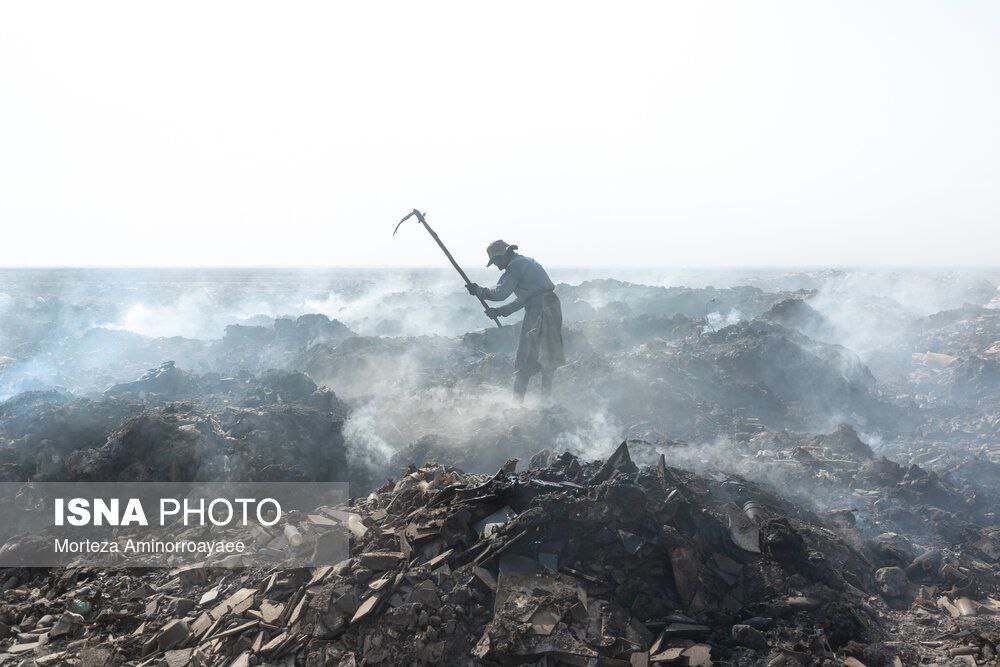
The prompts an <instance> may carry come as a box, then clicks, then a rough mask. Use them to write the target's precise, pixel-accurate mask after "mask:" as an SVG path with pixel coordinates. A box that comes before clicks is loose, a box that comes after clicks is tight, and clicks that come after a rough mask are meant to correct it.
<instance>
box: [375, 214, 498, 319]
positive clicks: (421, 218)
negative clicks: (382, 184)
mask: <svg viewBox="0 0 1000 667" xmlns="http://www.w3.org/2000/svg"><path fill="white" fill-rule="evenodd" d="M414 216H416V217H417V221H418V222H420V224H421V225H423V226H424V228H425V229H426V230H427V231H428V232H429V233H430V235H431V237H432V238H433V239H434V240H435V241H437V244H438V246H439V247H440V248H441V250H442V251H444V254H445V256H446V257H447V258H448V261H449V262H451V265H452V266H454V267H455V270H456V271H458V275H460V276H462V280H464V281H465V284H466V285H471V284H472V281H471V280H469V276H467V275H465V271H463V270H462V267H460V266H459V265H458V262H456V261H455V258H454V257H452V256H451V253H450V252H448V249H447V248H445V247H444V244H443V243H441V239H439V238H438V235H437V233H436V232H435V231H434V230H433V229H431V226H430V225H428V224H427V220H426V219H425V218H424V214H423V213H421V212H420V211H418V210H417V209H413V210H412V211H410V212H409V213H407V214H406V217H405V218H403V219H402V220H400V221H399V225H396V229H394V230H392V235H393V236H395V235H396V232H398V231H399V226H400V225H402V224H403V223H404V222H406V221H407V220H409V219H410V218H412V217H414ZM476 298H477V299H479V303H481V304H483V309H484V310H488V309H489V306H488V305H486V301H484V300H483V297H481V296H479V295H478V294H477V295H476ZM490 319H491V320H493V321H494V322H496V324H497V326H498V327H501V328H502V327H503V325H502V324H500V320H499V319H497V318H495V317H491V318H490Z"/></svg>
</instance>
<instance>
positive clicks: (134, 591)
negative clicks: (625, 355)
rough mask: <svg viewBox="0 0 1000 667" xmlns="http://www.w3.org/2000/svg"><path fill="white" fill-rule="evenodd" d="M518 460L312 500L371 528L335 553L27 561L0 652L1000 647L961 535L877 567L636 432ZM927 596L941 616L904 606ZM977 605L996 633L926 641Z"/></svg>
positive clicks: (548, 652) (515, 661) (913, 658)
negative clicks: (53, 564)
mask: <svg viewBox="0 0 1000 667" xmlns="http://www.w3.org/2000/svg"><path fill="white" fill-rule="evenodd" d="M517 463H518V462H517V461H516V460H512V461H510V462H508V464H507V465H505V466H504V467H503V468H502V469H501V470H499V471H498V472H497V473H496V475H494V476H488V475H472V474H466V473H463V472H462V471H460V470H457V469H454V468H451V467H449V466H444V465H434V464H428V465H425V466H423V467H420V468H416V467H411V468H410V469H409V470H408V471H407V472H406V473H405V474H404V475H403V476H402V477H401V478H400V479H399V480H398V481H394V482H390V483H388V484H386V485H385V486H383V487H381V488H379V489H377V490H376V491H374V492H373V493H371V494H370V495H369V496H368V497H366V498H364V499H359V500H357V501H355V502H354V503H353V504H352V505H350V506H345V507H339V508H333V507H322V508H319V509H318V510H317V513H316V514H315V515H305V516H303V517H302V518H301V521H302V522H315V521H320V522H325V523H329V522H340V523H342V524H344V525H345V529H347V530H349V531H350V533H351V557H350V558H349V559H348V560H346V561H344V562H341V563H339V564H336V565H329V566H324V567H318V568H314V569H297V570H271V571H266V570H261V569H256V568H237V569H226V568H221V567H217V566H215V565H214V564H213V566H205V567H190V566H188V567H185V568H183V569H176V570H168V569H154V570H145V571H140V570H93V569H82V568H81V569H63V570H48V571H46V570H27V569H25V570H12V571H8V572H7V575H6V577H5V578H6V581H5V582H4V583H3V589H4V590H3V592H2V594H0V601H2V607H0V614H2V620H3V622H4V624H3V625H2V626H0V632H2V634H4V635H5V636H6V638H5V639H3V640H2V647H3V648H2V650H3V653H0V664H28V665H55V664H83V665H104V664H129V665H140V664H141V665H170V666H171V667H179V666H181V665H198V666H207V665H236V666H238V667H242V666H247V665H257V664H271V665H273V664H284V665H307V666H317V667H318V666H320V665H344V666H347V665H357V664H386V665H399V664H406V665H410V664H435V665H439V664H486V665H520V664H532V665H607V666H622V667H639V666H642V665H649V664H667V665H711V664H717V663H719V662H722V663H724V664H733V665H764V664H766V665H774V666H780V665H787V666H794V665H840V664H847V665H854V666H856V665H859V664H862V665H881V664H887V665H893V664H895V665H903V664H914V663H915V662H918V661H919V660H920V659H921V658H922V657H923V656H924V655H927V653H928V652H931V653H934V652H937V655H939V656H947V655H948V653H947V651H955V650H959V651H960V652H959V653H955V654H954V655H960V656H965V655H969V656H971V655H976V656H979V657H980V658H983V657H985V658H987V659H989V658H990V656H992V655H993V653H992V652H993V651H995V649H996V644H997V640H998V637H1000V635H998V634H997V627H998V626H997V624H996V623H993V621H994V620H995V617H993V616H990V615H989V614H992V613H995V612H997V611H1000V603H996V602H995V601H993V600H991V599H990V597H989V596H990V595H994V596H995V594H996V587H995V577H994V579H993V580H992V581H990V580H986V579H982V578H980V579H975V578H969V580H968V581H966V582H965V588H963V589H961V592H962V599H961V600H958V599H957V598H956V599H952V598H950V597H949V596H948V590H947V589H946V586H945V582H944V581H939V580H938V577H939V573H940V572H941V570H942V569H943V568H944V566H945V565H948V566H949V567H956V566H955V565H953V564H952V562H951V561H950V560H949V559H948V558H946V557H943V556H942V555H941V553H940V552H938V554H937V556H931V557H928V558H924V559H923V560H921V559H920V558H919V557H918V558H917V559H914V560H913V561H911V564H912V567H908V568H906V569H904V568H901V567H896V568H895V569H892V568H887V569H884V570H879V576H878V577H876V574H875V573H876V569H877V566H879V565H882V564H884V563H883V562H879V560H878V559H877V558H876V557H875V556H874V555H873V554H872V553H871V552H870V551H869V547H868V546H866V544H865V543H864V542H863V541H862V540H861V539H859V537H858V535H857V533H856V532H854V533H850V532H847V531H848V529H846V528H843V527H838V526H837V525H836V524H834V523H829V524H827V523H825V522H824V521H822V520H821V519H820V518H819V517H817V516H815V515H814V514H812V513H810V512H809V511H807V510H805V509H803V508H801V507H797V506H794V505H792V504H790V503H788V502H786V501H784V500H782V499H781V498H780V497H779V496H777V495H775V494H774V493H773V492H770V491H768V490H766V489H765V488H763V487H761V486H758V485H756V484H753V483H751V482H749V481H747V480H745V479H742V478H738V477H733V476H725V475H721V474H719V475H698V474H694V473H691V472H688V471H685V470H681V469H677V468H673V467H670V466H668V465H667V464H666V461H665V460H664V458H663V457H662V456H661V457H660V459H659V461H658V463H657V464H656V465H652V466H644V467H641V468H640V467H639V466H637V465H636V464H635V463H634V462H633V460H632V458H631V456H630V453H629V450H628V447H627V445H626V444H625V443H622V445H621V446H620V447H619V448H618V449H617V450H616V451H615V452H614V454H613V455H612V456H611V457H610V458H608V459H607V460H606V461H603V462H602V461H597V462H591V463H584V462H581V461H580V460H578V459H577V458H576V457H574V456H573V455H571V454H569V453H566V454H562V455H559V456H553V455H551V454H550V453H549V452H547V451H543V452H540V453H539V454H537V455H536V456H535V457H533V458H532V460H531V462H530V463H529V465H528V466H527V470H526V471H523V472H517ZM323 517H325V518H323ZM301 528H303V532H308V530H307V529H308V526H301ZM882 548H883V554H882V556H880V557H879V558H881V559H882V561H884V560H885V558H886V557H887V556H886V555H885V554H886V553H889V551H887V550H889V549H890V545H888V544H883V545H882ZM996 556H1000V554H996V553H994V560H993V565H992V568H993V572H994V574H995V572H996V569H997V567H996ZM903 558H905V556H902V555H900V559H903ZM957 567H961V564H959V565H958V566H957ZM956 569H957V568H956ZM910 574H912V575H913V581H912V582H911V580H910V579H909V578H908V576H909V575H910ZM958 574H962V573H961V572H960V571H959V572H958ZM917 581H919V582H920V583H919V584H918V583H917ZM991 585H992V586H993V588H992V589H991V588H989V587H990V586H991ZM911 588H912V590H909V589H911ZM954 590H956V589H954V587H953V588H952V589H951V591H952V592H954ZM908 591H909V593H908ZM908 594H910V595H912V596H913V599H915V600H916V602H915V605H916V606H917V607H919V608H920V609H921V610H922V612H921V613H926V614H928V615H930V614H936V616H934V617H931V616H928V617H927V618H930V620H931V621H932V622H928V620H927V618H925V619H923V620H919V619H916V617H914V616H913V615H912V614H910V615H909V616H906V615H905V614H907V611H906V606H905V604H903V603H901V602H899V601H900V600H903V599H905V598H906V596H907V595H908ZM889 597H892V599H894V600H896V601H897V606H896V607H892V606H890V603H889V602H887V599H888V598H889ZM941 598H944V599H943V600H942V599H941ZM991 605H995V608H993V607H992V606H991ZM966 616H968V617H971V621H970V622H974V623H976V624H977V625H975V626H971V627H973V628H974V630H975V632H973V630H972V629H966V630H965V631H964V634H961V635H957V634H954V633H953V635H952V636H950V638H946V639H941V638H939V639H938V640H937V644H935V645H932V646H922V645H921V644H920V643H919V642H918V641H917V640H918V638H919V637H920V636H921V633H925V632H927V631H931V632H935V633H937V632H940V631H941V628H940V627H932V626H933V625H934V623H935V622H937V621H935V619H938V618H939V619H943V620H941V622H942V623H943V622H950V621H948V619H951V621H955V622H960V621H962V620H963V618H965V617H966ZM907 623H909V625H906V624H907ZM904 626H906V627H907V630H906V632H907V635H906V636H898V635H896V634H895V632H894V631H896V632H898V631H900V628H903V627H904ZM961 651H965V653H962V652H961ZM973 660H974V658H973ZM970 664H971V663H970ZM980 664H995V663H980Z"/></svg>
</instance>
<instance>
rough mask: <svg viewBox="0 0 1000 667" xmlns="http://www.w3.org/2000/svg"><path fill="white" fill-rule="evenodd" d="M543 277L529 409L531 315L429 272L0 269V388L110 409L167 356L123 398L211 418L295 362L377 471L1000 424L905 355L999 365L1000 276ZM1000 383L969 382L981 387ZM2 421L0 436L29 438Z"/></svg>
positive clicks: (955, 433)
mask: <svg viewBox="0 0 1000 667" xmlns="http://www.w3.org/2000/svg"><path fill="white" fill-rule="evenodd" d="M553 273H554V277H555V278H556V279H557V280H560V282H559V284H558V286H557V292H558V293H559V295H560V298H561V300H562V302H563V310H564V316H565V321H566V325H565V331H564V337H565V342H566V348H567V352H568V357H569V358H568V364H567V366H566V367H564V368H562V369H560V371H559V373H558V375H557V382H556V386H555V389H554V391H553V393H552V395H551V396H549V397H542V396H539V395H538V394H537V393H536V392H535V391H534V390H530V391H529V395H528V398H527V400H526V402H525V403H524V405H521V404H518V403H516V402H515V401H513V400H512V398H511V395H510V392H509V386H510V383H511V373H512V368H511V359H512V356H513V352H514V349H515V347H516V339H517V330H518V328H517V327H518V325H517V322H518V319H519V318H518V317H514V318H511V320H510V321H509V325H508V326H505V327H504V328H503V329H501V330H496V329H492V328H488V327H487V324H488V321H487V320H486V319H485V318H484V317H483V315H482V312H481V310H480V308H479V306H478V304H477V303H476V302H475V301H474V300H473V299H470V298H469V297H468V295H467V294H465V292H464V290H462V289H461V285H456V284H455V281H454V278H453V277H452V276H450V275H449V274H448V273H446V272H428V271H391V272H390V271H381V272H379V271H343V272H336V271H313V272H309V271H257V272H247V271H203V272H183V271H159V272H157V271H145V272H142V271H132V272H128V271H125V272H122V271H109V272H104V273H102V272H100V271H86V272H73V271H68V270H67V271H54V272H48V273H41V274H40V273H38V272H28V273H19V272H16V271H8V272H5V273H4V285H5V289H4V291H3V299H2V301H0V307H2V308H3V314H4V317H3V318H2V321H3V324H2V330H0V331H2V338H0V357H2V359H3V361H2V365H0V394H2V397H3V398H5V399H11V400H14V399H16V398H17V397H18V395H19V394H20V393H21V392H24V391H26V390H43V391H46V390H55V391H56V392H58V394H59V395H60V396H61V397H62V400H70V399H74V398H75V397H81V398H86V399H88V400H91V401H95V402H96V403H95V404H99V403H101V402H107V401H109V400H112V399H111V398H109V396H108V395H106V394H105V392H106V390H108V388H109V387H112V386H114V385H118V384H120V383H127V382H131V381H134V380H136V378H140V377H142V376H143V373H145V372H146V371H148V370H149V369H151V368H156V367H157V366H159V365H160V364H161V363H163V362H164V361H167V360H171V361H173V362H174V367H175V368H176V369H178V370H179V371H180V372H182V373H183V374H185V375H184V376H183V379H181V380H176V382H175V383H174V384H175V385H176V386H171V387H169V388H165V387H164V386H160V387H159V388H157V386H152V385H151V386H149V387H147V388H145V389H143V388H142V385H141V383H140V385H139V388H136V389H135V391H132V392H131V393H129V392H128V391H126V392H125V393H124V394H123V393H122V392H120V391H119V392H118V393H116V394H115V396H116V398H115V400H118V399H120V398H121V397H123V396H124V397H126V398H130V399H132V400H134V401H135V406H136V407H135V408H134V409H135V410H136V411H138V410H142V409H143V407H144V406H156V405H165V404H167V403H169V402H171V401H191V402H193V403H194V404H195V405H200V406H202V407H203V408H205V409H209V410H217V409H220V406H226V405H229V406H237V407H238V406H241V405H243V404H245V403H247V402H248V401H250V402H251V403H253V401H255V400H257V399H256V398H253V397H254V396H257V395H258V393H259V392H260V391H264V392H265V393H267V392H268V391H271V390H269V389H268V390H261V389H260V387H261V386H262V385H261V382H258V380H257V378H261V377H263V375H264V374H265V373H266V372H267V371H269V370H270V369H276V370H279V371H283V372H292V371H301V372H304V373H305V374H306V375H307V376H308V377H309V378H311V381H313V382H315V383H316V384H317V385H320V386H326V387H328V388H329V389H330V390H332V391H333V392H334V393H335V394H336V396H337V397H338V400H339V402H340V403H339V404H340V405H342V406H343V410H344V413H345V414H344V415H343V419H344V421H343V424H342V433H343V436H344V439H345V442H346V447H347V456H348V460H349V462H350V464H351V466H353V467H354V469H356V470H357V469H364V470H366V471H367V474H368V476H369V477H368V479H369V481H370V482H372V483H373V482H374V481H377V480H378V479H379V478H381V477H383V476H387V475H391V474H394V473H395V472H396V471H398V470H399V469H400V467H401V466H405V465H406V464H409V463H419V462H421V461H423V460H428V459H438V460H448V461H451V462H454V463H456V464H460V465H461V466H463V467H465V468H466V469H468V470H472V471H488V470H491V469H494V470H495V469H496V467H497V466H499V465H501V464H503V463H504V461H506V460H507V459H509V458H520V459H521V460H522V461H524V462H526V461H527V460H528V459H530V457H531V456H532V455H533V454H535V453H536V452H538V451H540V450H545V449H548V450H550V451H553V452H559V451H563V450H570V451H574V452H576V453H579V454H581V455H583V456H584V457H587V458H590V457H599V456H603V455H605V454H606V453H607V452H608V451H610V450H611V449H612V448H613V446H614V445H616V444H617V443H618V442H620V441H621V440H622V439H626V438H634V439H639V440H642V441H644V442H648V443H651V445H652V446H653V447H654V448H656V451H662V452H665V453H667V454H668V455H670V456H672V457H677V458H678V460H681V461H686V462H689V463H690V464H691V465H698V466H702V467H706V466H709V465H711V466H713V467H715V468H717V469H719V470H726V469H727V468H729V469H732V471H733V472H740V473H748V471H749V473H752V474H753V475H754V476H755V478H766V477H767V475H768V473H767V470H766V468H767V466H752V467H751V468H747V467H746V463H747V462H746V461H741V462H740V465H739V467H738V468H737V467H736V464H735V459H734V458H733V457H729V456H725V455H724V454H722V453H721V452H724V451H726V448H727V447H729V446H732V443H734V442H737V441H749V439H751V438H752V437H753V435H754V434H755V433H759V432H766V431H785V430H788V431H792V432H802V433H808V432H813V433H823V432H831V431H833V430H834V429H836V428H837V426H838V425H839V424H841V423H845V424H849V425H851V426H853V427H854V428H856V429H857V430H858V431H860V432H863V433H865V434H867V435H866V437H869V438H877V439H879V440H881V441H884V442H886V443H890V444H889V445H887V447H888V448H889V450H892V448H893V445H892V443H896V444H897V445H898V444H899V443H902V442H912V441H913V438H914V437H916V436H918V435H919V434H920V433H922V432H927V431H928V430H930V429H933V428H936V427H939V426H940V425H941V423H947V424H948V426H947V428H948V429H950V431H948V432H947V433H945V434H944V435H943V436H942V438H943V439H950V440H954V442H955V446H956V447H961V446H962V443H963V439H964V440H966V441H967V440H969V439H972V440H975V439H976V438H980V437H985V435H986V434H988V433H991V432H993V431H991V430H990V429H991V428H994V427H991V426H989V423H991V422H988V423H987V424H986V425H983V424H982V423H981V422H983V418H982V415H981V414H978V413H976V412H975V410H976V409H978V408H976V409H971V411H970V408H969V407H968V405H967V404H965V405H964V407H963V406H960V405H957V404H954V405H953V404H951V403H948V402H947V401H941V402H939V404H938V405H937V406H936V412H934V413H933V414H928V413H927V412H926V411H924V410H921V405H920V401H921V399H920V397H919V393H918V387H922V386H923V385H921V384H920V383H915V384H914V383H911V379H912V378H913V377H916V376H919V375H920V374H921V373H928V372H932V371H936V370H941V369H930V370H928V368H927V365H926V363H925V362H922V361H919V360H917V359H915V358H914V357H913V355H914V354H915V353H918V354H923V353H926V352H934V353H940V354H944V355H948V356H949V357H954V358H955V359H956V360H958V359H969V358H982V359H984V360H985V361H986V362H990V359H991V358H992V357H991V354H994V353H990V352H989V350H990V349H991V348H990V345H992V343H993V342H994V341H996V340H998V339H1000V333H998V331H1000V326H998V324H997V318H996V317H995V314H996V313H997V311H995V310H992V309H990V308H988V307H987V306H989V305H990V304H991V302H992V301H993V300H994V299H995V297H996V284H995V278H996V276H992V275H989V274H984V273H981V272H965V273H963V272H955V271H948V272H938V273H931V272H916V271H910V272H879V271H876V270H865V271H860V270H858V271H803V270H800V271H752V270H730V271H722V270H715V271H695V270H688V271H676V272H666V271H648V272H645V273H642V272H638V271H636V270H631V271H629V272H618V273H616V272H614V271H610V270H596V269H595V270H589V271H587V270H569V271H562V272H559V271H555V272H553ZM560 274H561V275H560ZM619 275H622V276H626V277H628V278H630V280H628V281H624V280H621V279H619V277H618V276H619ZM608 276H615V277H614V278H609V277H608ZM493 277H495V273H485V272H483V273H482V276H479V275H478V274H477V275H476V276H474V279H480V280H482V281H483V282H487V281H488V280H490V279H491V278H493ZM643 281H645V282H643ZM708 281H711V284H709V282H708ZM680 282H683V283H685V284H678V283H680ZM963 307H965V308H966V309H967V310H965V311H962V310H960V309H962V308H963ZM969 309H971V310H969ZM956 313H957V314H956ZM935 318H937V319H935ZM969 320H975V321H976V322H978V324H976V325H975V326H973V327H971V328H970V329H969V330H968V331H966V330H961V331H958V330H956V331H955V332H952V334H951V339H948V338H947V337H943V335H941V334H939V333H937V332H939V331H940V330H942V328H944V329H948V327H951V328H952V329H954V328H955V327H958V326H959V324H958V323H960V322H967V321H969ZM948 331H951V329H948ZM925 348H926V349H925ZM931 348H933V349H931ZM987 375H988V374H987ZM921 377H923V376H921ZM935 377H937V376H935ZM939 379H941V381H944V380H943V376H942V377H941V378H939ZM922 381H926V378H924V379H923V380H922ZM956 381H957V379H956ZM991 382H992V381H991V380H989V377H986V379H984V381H983V382H981V383H980V384H979V385H977V388H976V389H975V390H974V392H979V394H976V395H977V396H978V395H980V394H981V395H982V396H989V395H991V394H990V392H992V391H994V385H993V384H992V383H991ZM161 384H162V383H161ZM265 384H266V383H265ZM154 385H155V383H154ZM130 391H131V390H130ZM255 392H256V393H255ZM272 393H273V392H272ZM268 395H269V396H270V395H271V394H268ZM273 395H274V396H277V399H276V400H278V401H279V402H280V401H284V402H286V403H288V402H294V400H298V399H293V398H290V397H288V396H285V397H282V396H281V395H280V392H277V393H273ZM303 395H305V394H303ZM248 397H250V398H248ZM303 400H304V399H303ZM928 422H932V423H928ZM972 422H976V424H977V426H976V427H975V428H971V427H969V424H970V423H972ZM939 430H940V429H939ZM6 432H7V436H6V437H7V438H8V440H7V443H8V444H10V443H13V442H14V441H15V440H17V439H18V438H19V437H20V438H22V439H23V437H24V434H23V433H21V434H19V433H17V432H16V429H14V430H13V431H12V430H11V429H10V428H7V429H6ZM970 433H971V434H972V435H970ZM678 443H685V444H683V445H678ZM719 443H729V444H728V445H727V444H719ZM68 446H70V447H72V445H71V444H70V445H68ZM897 449H898V446H897ZM695 452H697V453H698V454H697V455H696V454H695ZM699 461H704V463H699ZM772 467H773V466H772ZM749 473H748V474H749ZM346 474H347V473H346V472H345V475H346Z"/></svg>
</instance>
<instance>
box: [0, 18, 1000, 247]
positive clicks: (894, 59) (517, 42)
mask: <svg viewBox="0 0 1000 667" xmlns="http://www.w3.org/2000/svg"><path fill="white" fill-rule="evenodd" d="M998 35H1000V3H997V2H990V1H983V2H973V1H969V2H962V1H954V2H952V1H945V0H937V1H935V2H920V1H913V0H905V1H898V2H897V1H892V2H890V1H872V0H864V1H856V2H855V1H846V0H838V1H837V2H832V1H828V2H819V1H810V2H801V1H799V0H794V1H789V2H761V1H758V0H754V1H750V2H748V1H745V0H744V1H740V2H731V3H730V2H702V1H698V2H695V1H693V0H692V1H683V2H650V3H644V2H611V1H607V2H602V3H585V2H566V3H562V2H505V3H479V2H468V1H465V2H429V1H422V2H413V1H412V0H411V1H410V2H377V3H375V2H365V3H363V2H352V3H348V2H333V1H331V0H325V1H323V2H317V3H312V2H292V3H288V2H268V3H256V2H246V1H245V0H240V1H239V2H201V1H200V2H177V1H171V2H158V3H152V2H137V1H135V0H129V1H127V2H120V3H111V2H100V1H96V0H88V1H87V2H79V1H75V2H65V3H62V2H58V3H57V2H45V1H40V0H10V1H7V2H3V3H2V4H0V265H3V266H20V265H87V266H95V265H127V266H142V265H156V266H166V265H180V266H188V265H197V266H205V265H209V266H228V265H317V266H337V265H350V266H359V265H380V266H384V265H408V266H418V265H426V266H446V265H445V264H443V262H444V258H443V256H441V254H440V252H439V251H438V249H437V248H436V246H434V245H433V243H432V241H431V239H430V238H429V237H428V236H427V234H426V233H424V232H423V231H422V230H419V229H418V228H417V227H416V226H415V225H413V226H410V225H411V224H412V223H408V225H407V226H406V227H404V228H403V229H401V230H400V234H399V236H398V237H396V238H392V236H391V233H392V229H393V226H394V225H395V224H396V222H397V221H398V220H399V218H400V217H401V216H402V215H403V214H404V213H406V212H407V211H409V210H410V209H412V208H413V207H414V206H416V207H419V208H421V209H422V210H426V211H428V221H429V222H430V223H431V224H432V225H433V226H434V227H435V228H436V230H437V231H438V233H439V234H440V235H441V237H442V238H443V240H444V241H445V242H446V243H448V244H449V246H451V248H452V251H453V252H454V254H455V255H456V256H457V258H458V259H459V261H460V262H462V263H465V264H468V265H469V266H477V265H479V266H481V265H482V264H484V263H485V246H486V245H487V243H489V242H490V241H492V240H493V239H495V238H497V237H502V238H503V239H505V240H507V241H508V242H513V243H518V244H519V245H520V246H521V249H522V251H523V252H524V253H525V254H528V255H531V256H533V257H535V258H536V259H538V260H540V261H541V262H542V263H543V264H549V265H562V266H566V265H591V264H599V265H646V266H663V265H682V266H699V265H798V266H802V265H829V264H835V265H857V264H867V265H873V264H874V265H878V264H892V265H900V264H909V265H923V264H936V265H942V264H945V265H962V264H980V265H982V264H997V263H998V262H997V254H998V253H997V251H998V249H1000V85H998V82H1000V39H998V37H997V36H998Z"/></svg>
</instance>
